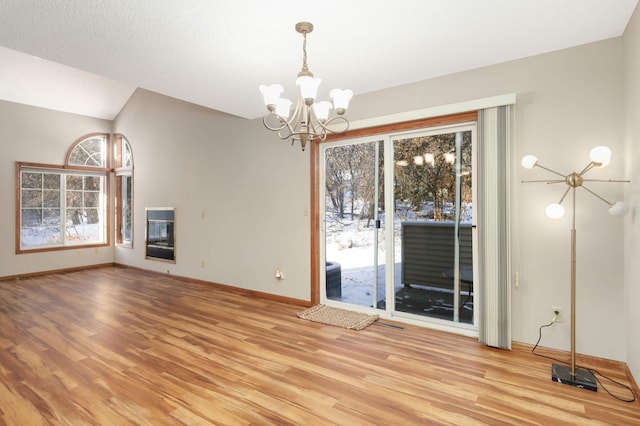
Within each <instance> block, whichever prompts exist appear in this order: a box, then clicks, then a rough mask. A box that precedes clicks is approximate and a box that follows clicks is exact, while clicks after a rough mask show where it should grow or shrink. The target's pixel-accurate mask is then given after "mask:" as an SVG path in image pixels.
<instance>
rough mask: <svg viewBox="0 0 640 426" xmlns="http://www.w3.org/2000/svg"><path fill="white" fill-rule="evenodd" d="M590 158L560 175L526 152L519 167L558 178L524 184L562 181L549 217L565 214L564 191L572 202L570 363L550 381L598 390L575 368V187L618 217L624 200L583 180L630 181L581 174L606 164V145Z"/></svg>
mask: <svg viewBox="0 0 640 426" xmlns="http://www.w3.org/2000/svg"><path fill="white" fill-rule="evenodd" d="M589 157H590V159H591V161H590V162H589V164H587V166H586V167H585V168H584V169H582V171H581V172H580V173H576V172H573V173H570V174H568V175H563V174H562V173H558V172H556V171H555V170H551V169H549V168H547V167H544V166H542V165H541V164H539V163H538V159H537V158H536V157H534V156H533V155H527V156H525V157H524V158H523V159H522V166H523V167H524V168H526V169H532V168H534V167H540V168H541V169H544V170H547V171H548V172H551V173H553V174H555V175H557V176H560V178H556V179H546V180H528V181H522V182H523V183H532V182H542V183H546V184H556V183H565V184H566V185H567V188H566V190H565V191H564V193H563V194H562V197H561V198H560V201H559V202H558V203H557V204H551V205H549V206H548V207H547V209H546V213H547V216H549V217H550V218H552V219H559V218H560V217H562V216H563V215H564V207H562V202H563V201H564V199H565V198H566V196H567V194H569V192H571V203H572V216H573V217H572V220H571V365H569V366H567V365H560V364H552V366H551V380H553V381H556V382H560V383H564V384H567V385H572V386H576V387H578V388H583V389H589V390H593V391H597V390H598V387H597V384H596V379H595V377H594V375H593V373H591V372H590V371H589V370H587V369H584V368H576V189H578V188H582V189H584V190H585V191H587V192H588V193H590V194H591V195H593V196H595V197H596V198H598V199H600V200H602V201H604V202H605V203H606V204H607V205H609V213H610V214H611V215H613V216H621V215H623V214H624V213H625V212H626V208H625V206H624V203H622V202H621V201H618V202H616V203H610V202H609V201H607V200H606V199H604V198H603V197H601V196H600V195H598V194H596V193H595V192H593V191H592V190H590V189H589V188H587V187H585V186H584V183H585V182H629V181H628V180H612V179H608V180H602V179H585V178H584V175H585V174H586V173H587V172H588V171H589V170H591V169H593V168H594V167H595V168H602V167H606V166H607V165H608V164H609V161H610V159H611V150H610V149H609V148H607V147H606V146H597V147H595V148H593V149H592V150H591V152H590V153H589Z"/></svg>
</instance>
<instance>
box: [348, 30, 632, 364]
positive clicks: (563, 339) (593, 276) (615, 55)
mask: <svg viewBox="0 0 640 426" xmlns="http://www.w3.org/2000/svg"><path fill="white" fill-rule="evenodd" d="M621 67H622V41H621V39H619V38H618V39H612V40H608V41H604V42H600V43H595V44H590V45H586V46H582V47H577V48H573V49H568V50H563V51H559V52H554V53H550V54H546V55H541V56H536V57H531V58H527V59H523V60H519V61H513V62H508V63H504V64H500V65H497V66H492V67H487V68H483V69H479V70H474V71H470V72H465V73H460V74H456V75H450V76H446V77H442V78H438V79H434V80H428V81H423V82H419V83H416V84H412V85H408V86H404V87H400V88H396V89H391V90H385V91H381V92H378V93H374V94H370V95H365V96H359V97H357V98H356V99H355V101H354V103H353V107H352V109H351V110H352V112H353V113H352V115H353V116H356V117H357V118H365V117H366V116H374V115H384V114H391V113H398V112H401V111H407V110H412V109H420V108H426V107H432V106H437V105H446V104H449V103H454V102H460V101H464V100H469V99H478V98H483V97H488V96H495V95H499V94H505V93H516V95H517V102H516V106H515V132H514V137H513V152H514V162H513V165H512V168H513V172H514V176H513V180H512V182H511V184H512V186H513V192H514V194H515V197H514V199H513V200H512V201H513V203H512V208H513V209H514V212H515V213H516V215H515V216H514V220H515V224H514V228H513V237H514V242H515V248H516V250H515V253H514V263H515V264H514V270H515V271H517V272H518V273H519V276H520V280H519V286H518V287H517V288H516V287H515V285H514V287H513V290H512V292H513V293H512V302H513V312H512V326H513V339H514V340H515V341H520V342H527V343H535V341H536V339H537V337H538V327H539V326H540V325H543V324H546V323H548V322H549V321H550V319H551V316H552V313H551V307H553V306H560V307H562V308H563V310H564V316H565V318H566V320H565V322H564V323H562V324H556V325H554V326H553V327H552V328H550V329H546V330H545V333H544V338H543V340H542V342H541V344H542V345H543V346H549V347H555V348H561V349H569V345H570V324H569V318H570V306H571V304H570V229H571V219H570V218H571V215H570V214H567V215H566V216H565V218H563V219H561V220H559V221H551V220H550V219H548V218H547V217H546V216H545V214H544V208H545V207H546V206H547V205H548V204H550V203H553V202H557V201H558V200H559V199H560V197H561V195H562V191H563V188H562V187H556V188H554V187H548V186H546V185H531V184H522V183H520V181H521V180H523V179H543V178H548V177H552V176H549V175H547V174H545V172H544V171H542V170H540V169H537V170H535V171H525V170H523V169H522V168H521V167H520V165H519V159H520V158H521V157H522V156H524V155H526V154H534V155H536V156H537V157H538V158H539V159H540V162H541V163H542V164H544V165H546V166H548V167H550V168H552V169H556V170H558V171H560V172H562V173H570V172H572V171H580V170H581V169H582V168H583V167H584V166H585V165H586V164H587V163H588V161H589V158H588V154H589V150H590V149H591V148H592V147H594V146H596V145H601V144H605V145H608V146H609V147H611V148H612V150H613V152H614V157H613V159H612V161H611V165H610V166H609V167H608V168H606V169H603V170H597V171H593V172H591V173H590V177H593V178H599V177H603V178H606V179H609V178H616V177H622V175H623V174H624V157H625V156H624V144H623V142H622V135H623V129H622V111H623V110H622V93H623V90H622V68H621ZM593 189H597V190H598V191H600V189H601V190H602V193H603V195H606V196H607V198H609V197H610V198H612V199H613V200H616V199H619V198H621V197H622V191H623V186H619V185H611V186H607V187H601V186H594V187H593ZM565 207H570V204H568V205H567V206H565ZM567 210H568V213H570V211H571V210H570V209H567ZM622 230H623V220H621V219H620V218H613V217H611V216H609V215H608V213H607V206H606V204H604V203H602V202H601V201H599V200H597V199H595V198H594V197H591V196H589V195H588V194H586V193H584V192H580V193H578V209H577V235H578V237H577V241H578V296H577V300H578V308H577V310H576V312H577V318H578V319H577V350H578V352H581V353H588V354H592V355H596V356H603V357H607V358H612V359H618V360H624V359H626V344H625V336H626V335H625V327H624V325H623V324H624V320H625V318H624V315H623V309H622V307H623V305H624V287H623V272H622V270H623V261H622V257H623V256H622V254H623V251H622V248H623V246H622V238H623V232H622ZM604 312H606V315H602V314H600V313H604Z"/></svg>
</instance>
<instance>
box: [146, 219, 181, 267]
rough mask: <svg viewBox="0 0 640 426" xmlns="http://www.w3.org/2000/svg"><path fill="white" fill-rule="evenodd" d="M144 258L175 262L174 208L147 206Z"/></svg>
mask: <svg viewBox="0 0 640 426" xmlns="http://www.w3.org/2000/svg"><path fill="white" fill-rule="evenodd" d="M146 212H147V226H146V232H145V233H146V235H145V259H152V260H161V261H165V262H173V263H175V262H176V247H175V241H176V235H175V231H176V228H175V209H174V208H172V207H154V208H150V207H149V208H147V209H146Z"/></svg>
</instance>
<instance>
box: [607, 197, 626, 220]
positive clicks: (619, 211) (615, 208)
mask: <svg viewBox="0 0 640 426" xmlns="http://www.w3.org/2000/svg"><path fill="white" fill-rule="evenodd" d="M625 213H627V206H625V204H624V203H623V202H622V201H616V202H615V203H614V204H613V205H612V206H611V207H609V214H610V215H611V216H622V215H624V214H625Z"/></svg>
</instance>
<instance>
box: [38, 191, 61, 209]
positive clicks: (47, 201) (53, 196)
mask: <svg viewBox="0 0 640 426" xmlns="http://www.w3.org/2000/svg"><path fill="white" fill-rule="evenodd" d="M42 196H43V197H42V198H43V200H42V206H43V207H60V191H59V190H44V191H42Z"/></svg>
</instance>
